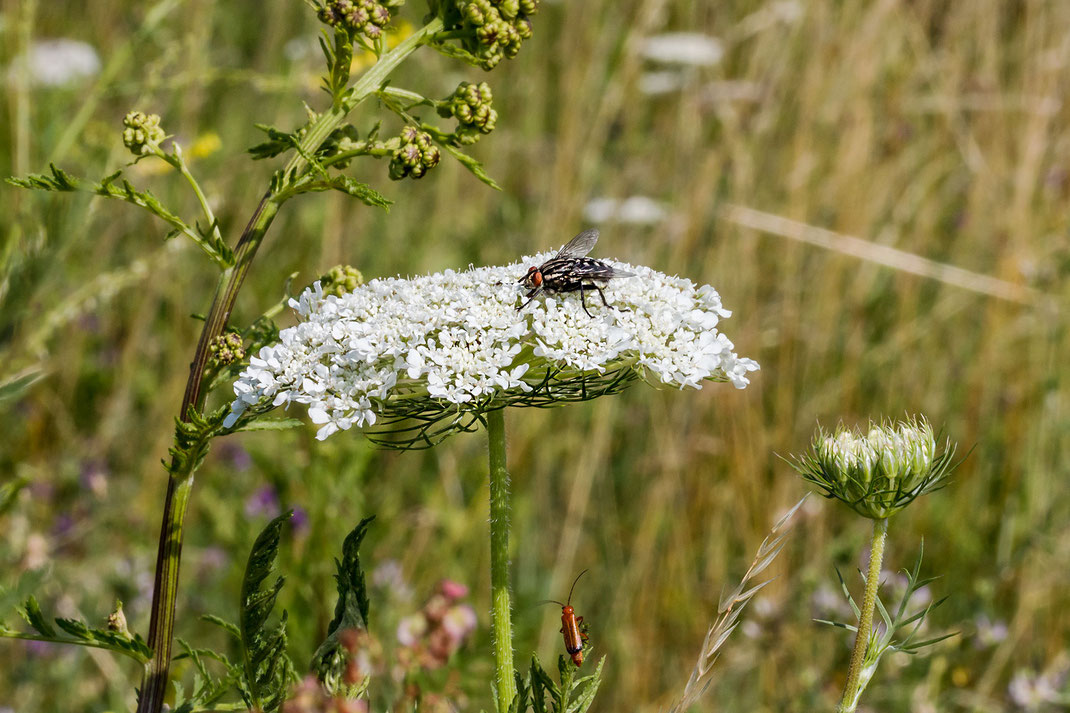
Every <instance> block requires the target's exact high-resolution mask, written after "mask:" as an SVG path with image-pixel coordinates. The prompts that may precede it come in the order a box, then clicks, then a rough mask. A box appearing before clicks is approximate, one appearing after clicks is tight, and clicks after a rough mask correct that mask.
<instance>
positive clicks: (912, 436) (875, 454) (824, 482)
mask: <svg viewBox="0 0 1070 713" xmlns="http://www.w3.org/2000/svg"><path fill="white" fill-rule="evenodd" d="M954 455H955V446H954V445H953V444H952V443H951V441H950V440H945V441H944V443H943V445H942V446H941V445H940V444H938V443H937V439H936V437H935V436H934V435H933V429H932V426H930V425H929V423H928V421H926V420H925V419H924V418H921V417H916V418H911V419H907V420H904V421H899V422H896V423H892V422H888V421H882V422H880V423H879V424H873V423H870V427H869V431H868V432H867V433H865V434H863V433H862V432H861V431H859V430H858V429H848V428H846V427H844V426H842V425H841V426H839V427H838V428H837V429H836V430H835V432H833V433H828V432H826V431H825V430H824V429H823V428H821V427H820V426H819V427H818V429H817V433H815V434H814V440H813V444H812V445H811V448H810V450H809V451H807V452H806V453H804V454H802V455H797V456H793V457H792V461H791V462H792V465H793V466H794V467H795V469H796V470H798V471H799V473H800V474H802V476H803V478H804V479H805V480H806V481H808V482H810V483H813V484H814V485H816V486H817V487H818V488H820V489H821V490H822V491H823V493H822V494H823V495H824V496H825V497H827V498H830V499H831V498H835V499H836V500H839V501H841V502H842V503H844V504H845V505H847V506H848V507H850V508H851V509H852V510H854V511H855V512H857V513H858V514H859V515H862V516H863V517H868V518H870V519H873V520H883V519H886V518H889V517H891V516H892V515H894V514H895V513H897V512H899V511H900V510H902V509H903V508H905V507H906V506H907V505H909V504H910V503H911V502H913V501H914V499H915V498H917V497H919V496H921V495H925V494H926V493H931V492H932V491H934V490H938V489H939V488H942V487H943V486H944V485H946V484H947V478H948V475H949V473H950V471H951V467H952V466H951V459H952V458H953V457H954Z"/></svg>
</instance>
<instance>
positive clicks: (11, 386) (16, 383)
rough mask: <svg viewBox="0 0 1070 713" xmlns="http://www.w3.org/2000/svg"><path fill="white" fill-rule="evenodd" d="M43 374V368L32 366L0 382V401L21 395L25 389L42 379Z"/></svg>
mask: <svg viewBox="0 0 1070 713" xmlns="http://www.w3.org/2000/svg"><path fill="white" fill-rule="evenodd" d="M44 376H45V370H44V368H43V367H40V366H34V367H31V368H29V369H27V370H24V371H23V372H21V373H19V374H16V375H14V376H12V377H10V378H9V379H8V380H7V381H5V382H3V383H0V402H4V401H9V400H11V399H15V398H18V397H19V396H22V394H23V393H25V392H26V390H27V389H29V388H30V387H31V386H33V385H34V384H36V383H37V382H38V381H40V380H41V379H43V378H44Z"/></svg>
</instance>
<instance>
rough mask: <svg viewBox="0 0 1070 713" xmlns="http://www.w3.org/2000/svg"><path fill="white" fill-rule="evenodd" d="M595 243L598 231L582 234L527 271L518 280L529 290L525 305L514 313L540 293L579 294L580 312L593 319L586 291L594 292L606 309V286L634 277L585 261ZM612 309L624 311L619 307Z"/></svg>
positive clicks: (606, 264) (624, 272) (600, 263)
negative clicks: (609, 282) (618, 279)
mask: <svg viewBox="0 0 1070 713" xmlns="http://www.w3.org/2000/svg"><path fill="white" fill-rule="evenodd" d="M597 242H598V231H597V230H593V229H592V230H585V231H583V232H582V233H580V234H579V235H577V236H576V237H574V238H573V239H572V240H569V241H568V243H567V244H566V245H565V247H563V248H561V249H560V250H559V251H558V253H557V255H554V256H553V257H552V258H550V259H549V260H547V261H546V262H544V263H543V264H541V265H539V266H538V267H534V266H533V267H530V268H528V274H526V275H524V276H523V277H521V278H520V279H519V280H517V282H519V283H521V284H522V285H524V287H526V288H527V289H528V293H527V294H526V295H524V296H525V297H526V298H527V300H528V301H527V302H525V303H524V304H522V305H520V306H519V307H517V310H516V311H517V312H519V311H520V310H522V309H524V308H525V307H527V306H528V305H529V304H531V302H532V300H534V299H535V298H536V297H538V296H539V295H540V294H542V293H543V292H546V293H547V294H551V295H555V294H563V293H565V292H579V293H580V304H581V305H583V311H584V312H587V316H588V317H591V318H592V319H593V318H594V315H592V314H591V313H590V311H588V309H587V299H586V293H587V290H594V291H595V292H597V293H598V296H599V297H601V298H602V304H604V305H605V306H606V307H609V306H610V304H609V303H608V302H606V296H605V294H604V293H603V292H602V288H603V287H604V286H605V283H606V282H608V281H609V280H612V279H614V278H617V277H635V273H634V272H628V271H627V270H620V269H618V268H615V267H613V266H612V265H610V264H609V263H605V262H602V261H601V260H595V259H594V258H593V257H587V253H589V252H591V249H592V248H594V244H595V243H597ZM615 309H619V310H621V311H622V312H626V311H627V310H625V309H623V308H621V307H616V308H615Z"/></svg>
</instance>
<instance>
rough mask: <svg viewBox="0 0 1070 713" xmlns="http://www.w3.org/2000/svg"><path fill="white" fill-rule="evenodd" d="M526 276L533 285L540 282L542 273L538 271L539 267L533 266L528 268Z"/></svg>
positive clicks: (536, 285) (537, 284)
mask: <svg viewBox="0 0 1070 713" xmlns="http://www.w3.org/2000/svg"><path fill="white" fill-rule="evenodd" d="M528 276H529V277H530V278H531V284H532V285H534V286H535V287H538V286H539V285H541V284H542V273H541V272H539V268H537V267H533V268H531V269H530V270H528Z"/></svg>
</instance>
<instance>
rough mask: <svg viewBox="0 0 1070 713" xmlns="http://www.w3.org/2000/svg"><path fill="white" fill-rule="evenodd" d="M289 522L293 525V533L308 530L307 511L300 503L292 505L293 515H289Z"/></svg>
mask: <svg viewBox="0 0 1070 713" xmlns="http://www.w3.org/2000/svg"><path fill="white" fill-rule="evenodd" d="M290 524H291V525H293V528H294V534H295V535H298V534H301V533H303V532H305V531H306V530H308V511H306V510H305V509H304V508H303V507H301V506H300V505H294V506H293V515H292V516H291V517H290Z"/></svg>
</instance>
